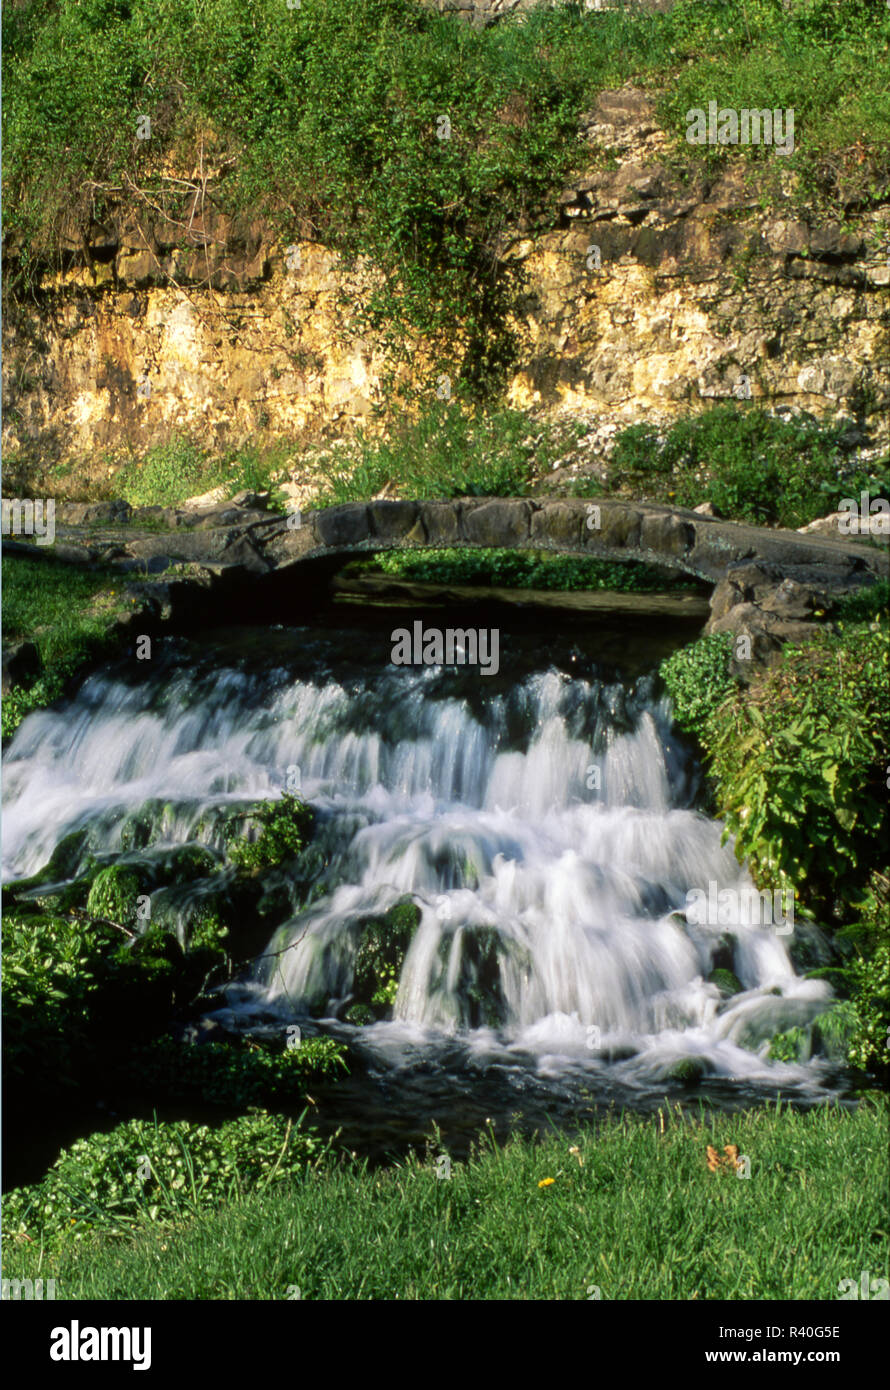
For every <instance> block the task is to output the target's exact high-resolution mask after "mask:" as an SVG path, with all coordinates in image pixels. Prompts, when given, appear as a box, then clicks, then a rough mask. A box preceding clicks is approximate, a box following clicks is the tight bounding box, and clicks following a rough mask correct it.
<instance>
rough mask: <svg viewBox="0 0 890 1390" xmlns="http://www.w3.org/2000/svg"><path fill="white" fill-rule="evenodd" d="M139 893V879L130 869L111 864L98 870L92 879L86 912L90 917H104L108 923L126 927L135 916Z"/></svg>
mask: <svg viewBox="0 0 890 1390" xmlns="http://www.w3.org/2000/svg"><path fill="white" fill-rule="evenodd" d="M140 892H141V888H140V885H139V879H138V878H137V877H136V874H135V873H134V872H133V871H132V869H128V868H126V867H124V866H123V865H120V864H112V865H111V866H110V867H109V868H107V869H100V870H99V872H98V873H97V874H96V877H95V878H94V879H93V882H92V886H91V888H90V891H89V895H88V897H87V912H89V914H90V915H91V916H92V917H104V918H105V919H106V920H107V921H109V922H119V923H121V924H122V925H126V924H128V923H129V922H130V920H131V918H133V917H134V915H135V912H136V899H137V898H138V897H139V894H140Z"/></svg>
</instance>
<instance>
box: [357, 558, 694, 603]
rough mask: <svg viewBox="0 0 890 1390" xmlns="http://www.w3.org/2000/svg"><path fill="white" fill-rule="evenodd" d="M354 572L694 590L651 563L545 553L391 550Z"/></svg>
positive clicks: (524, 585)
mask: <svg viewBox="0 0 890 1390" xmlns="http://www.w3.org/2000/svg"><path fill="white" fill-rule="evenodd" d="M350 569H352V570H354V571H355V572H357V573H363V572H367V571H374V570H377V571H383V573H384V574H392V575H396V576H398V577H399V578H400V579H413V580H417V581H420V582H425V583H431V584H483V585H486V586H495V587H500V588H510V589H558V590H597V589H609V590H619V591H624V590H626V591H629V592H633V593H657V592H661V591H664V590H665V589H696V588H698V584H697V583H696V581H695V580H693V579H688V578H686V577H685V576H682V575H676V576H675V575H671V577H670V578H667V577H666V576H665V575H664V574H663V573H662V572H661V571H659V570H656V569H653V568H652V566H650V565H645V564H642V563H637V562H635V561H632V560H629V561H624V562H621V563H617V564H613V563H611V562H610V561H608V560H597V559H593V558H591V559H585V558H584V557H580V558H576V557H574V556H569V555H553V554H550V553H549V552H548V551H543V550H542V551H527V550H526V551H517V550H486V549H481V550H469V551H468V550H454V549H445V550H425V551H423V552H422V553H421V554H416V553H413V552H411V551H390V552H388V553H387V554H382V555H376V556H375V557H374V559H373V560H359V561H354V562H353V564H352V566H350Z"/></svg>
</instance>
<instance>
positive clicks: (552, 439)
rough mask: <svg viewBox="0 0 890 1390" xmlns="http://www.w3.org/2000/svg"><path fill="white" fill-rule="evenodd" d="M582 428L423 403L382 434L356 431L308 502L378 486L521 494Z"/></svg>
mask: <svg viewBox="0 0 890 1390" xmlns="http://www.w3.org/2000/svg"><path fill="white" fill-rule="evenodd" d="M582 433H583V426H582V425H581V424H580V423H578V422H571V423H565V422H563V423H553V424H545V423H543V422H541V421H538V420H535V419H533V418H532V417H530V416H529V415H527V414H526V413H525V412H524V411H521V410H509V409H500V410H492V411H488V412H481V411H480V412H475V411H470V410H467V409H466V408H464V407H463V406H461V405H460V404H459V403H458V402H455V401H452V402H449V403H447V404H446V403H437V404H435V405H431V406H426V407H425V408H424V409H423V410H422V411H421V412H420V413H419V414H418V415H417V416H416V417H415V418H413V419H406V420H403V421H400V422H398V423H396V424H395V426H394V427H393V428H392V429H391V431H390V433H389V436H388V437H387V438H386V439H381V438H379V437H373V436H369V435H367V434H365V433H364V432H362V431H358V432H357V433H356V436H355V438H354V439H352V440H350V441H349V442H348V443H347V445H346V447H345V448H343V449H340V450H338V451H337V452H336V454H335V455H334V456H333V457H332V458H331V460H330V462H329V463H328V465H327V468H326V474H325V482H324V484H323V485H322V487H321V489H320V491H319V494H318V496H317V497H316V498H315V503H314V505H316V506H319V507H329V506H333V505H336V504H337V503H338V502H359V501H361V502H364V501H367V500H368V499H369V498H372V497H376V496H377V495H378V494H379V493H381V492H383V491H384V489H386V490H388V491H389V492H390V493H392V491H397V492H398V494H399V496H401V497H412V498H417V497H425V498H432V497H522V496H525V494H526V493H528V492H529V491H530V489H531V486H532V481H533V477H534V474H535V472H536V471H538V472H540V471H542V470H546V469H547V468H548V467H550V466H552V464H553V463H555V462H556V460H557V459H559V458H560V457H561V455H562V454H563V453H564V452H565V451H566V450H567V449H568V448H570V447H571V445H572V443H573V442H574V441H575V440H577V439H578V438H579V436H580V435H581V434H582Z"/></svg>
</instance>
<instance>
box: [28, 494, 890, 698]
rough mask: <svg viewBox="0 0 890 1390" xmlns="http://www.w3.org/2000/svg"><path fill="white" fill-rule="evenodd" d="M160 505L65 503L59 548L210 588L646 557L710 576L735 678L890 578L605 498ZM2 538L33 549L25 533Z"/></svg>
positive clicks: (859, 565)
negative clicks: (337, 575) (337, 570)
mask: <svg viewBox="0 0 890 1390" xmlns="http://www.w3.org/2000/svg"><path fill="white" fill-rule="evenodd" d="M244 500H246V501H253V500H254V499H253V498H252V497H251V496H250V495H249V494H247V495H245V499H244ZM109 505H113V504H109ZM159 510H160V509H158V508H141V509H139V510H137V511H134V512H132V514H131V520H130V521H129V523H127V524H125V525H122V526H118V527H117V528H116V529H110V528H109V527H108V525H107V523H106V524H105V525H99V526H98V527H96V528H95V529H91V527H90V525H89V524H88V523H86V522H84V521H82V520H77V521H75V520H74V517H75V513H77V512H78V511H79V509H78V508H73V507H64V508H61V509H60V517H59V520H58V523H57V543H56V546H55V547H54V553H55V554H56V555H57V557H59V558H67V559H71V560H81V561H87V562H90V561H92V562H95V561H99V560H101V561H103V562H105V563H111V564H114V565H117V566H119V567H120V568H121V569H122V570H123V571H124V572H127V573H131V574H134V575H138V574H140V573H163V571H164V570H165V569H167V568H169V567H170V566H171V565H173V564H176V563H190V564H192V565H197V566H199V567H200V571H199V574H198V576H196V582H198V583H200V584H202V585H204V586H207V585H208V584H209V585H210V586H211V587H212V586H213V585H215V584H218V583H220V582H221V581H223V580H224V581H225V583H226V585H227V586H228V591H229V592H231V585H232V583H233V582H234V583H238V582H239V580H240V581H242V582H244V583H254V582H257V581H259V582H260V583H262V581H264V580H265V579H266V578H267V577H269V576H271V575H273V574H275V573H276V572H280V571H283V570H287V569H290V568H292V567H294V566H299V565H300V564H302V563H304V562H305V561H308V560H317V559H322V558H324V557H327V556H348V555H350V554H362V553H369V552H374V551H381V550H390V549H394V548H402V549H422V548H425V547H438V546H455V545H457V546H471V547H476V546H479V547H493V548H501V547H516V548H518V549H530V550H550V551H556V552H560V553H563V554H573V555H587V556H597V557H600V558H602V559H609V560H622V559H623V560H642V561H646V562H648V563H650V564H659V565H662V566H664V567H666V568H668V569H674V570H677V571H678V572H682V573H685V574H691V575H695V576H697V577H698V578H699V579H702V580H705V581H708V582H710V583H711V584H713V585H714V588H713V592H712V596H711V606H710V617H709V620H708V623H707V626H706V631H709V632H731V633H733V634H734V635H735V636H737V637H741V638H746V639H748V641H747V643H742V644H741V646H737V651H736V656H737V668H738V674H739V675H740V676H741V677H742V678H743V679H744V678H745V676H746V674H747V673H748V672H749V671H751V670H753V669H754V668H755V667H756V666H758V665H762V664H767V663H769V662H770V661H771V660H772V659H773V657H774V655H775V654H776V653H777V652H778V651H779V650H780V648H781V647H782V645H783V643H784V642H786V641H789V640H790V641H795V642H797V641H804V640H806V639H807V638H809V637H811V636H813V634H814V633H815V632H817V631H818V630H819V628H820V626H821V623H820V619H822V618H825V617H830V616H831V612H832V609H833V608H834V607H835V605H836V604H837V602H838V600H839V599H841V598H843V597H844V596H845V595H846V594H849V593H851V592H853V591H855V590H856V589H858V588H860V587H862V586H863V585H869V584H872V583H874V582H875V580H876V579H878V578H880V577H882V576H883V577H886V576H887V575H888V574H890V562H888V553H887V547H886V546H884V547H880V548H879V547H878V546H876V545H874V544H873V543H870V542H869V541H868V540H859V539H852V538H850V539H846V538H843V537H840V536H831V537H826V536H820V535H801V534H800V533H799V532H797V531H771V530H766V529H763V528H759V527H755V526H746V525H740V524H739V523H736V522H728V521H719V520H717V519H715V518H713V517H707V516H702V515H700V514H698V513H696V512H693V511H687V510H685V509H682V508H671V507H664V506H655V505H650V504H646V503H638V502H623V501H617V500H614V499H610V498H603V499H600V500H599V501H597V502H592V501H590V502H589V501H585V500H581V499H575V498H571V499H562V498H549V499H547V498H545V499H540V500H538V499H529V498H478V499H455V500H452V501H429V502H410V501H391V502H387V501H374V502H367V503H347V504H345V505H343V506H340V507H331V508H328V509H327V510H326V511H320V512H309V513H306V514H303V515H302V516H289V517H288V516H282V515H280V514H272V513H268V512H266V511H264V510H262V509H259V508H254V509H250V508H248V507H243V506H241V507H239V506H235V505H233V504H232V503H228V504H225V505H223V506H221V507H218V508H215V509H213V510H211V511H210V512H209V513H207V514H206V515H204V517H203V519H201V514H200V513H195V512H189V511H186V510H184V509H179V510H174V509H167V511H168V512H169V516H166V515H165V519H166V520H167V521H168V523H170V529H169V530H166V531H159V530H156V529H155V530H151V531H144V530H140V529H139V527H140V522H141V521H143V520H146V519H151V520H152V521H155V522H156V517H155V513H156V512H157V511H159ZM196 518H197V520H196ZM94 520H101V518H94ZM72 522H74V524H72ZM7 544H8V545H9V548H10V549H11V550H15V551H17V552H21V551H24V550H26V549H29V550H30V547H27V546H26V545H25V543H24V542H13V543H11V544H10V543H7ZM31 553H32V554H33V553H34V552H33V550H31ZM193 582H194V581H193Z"/></svg>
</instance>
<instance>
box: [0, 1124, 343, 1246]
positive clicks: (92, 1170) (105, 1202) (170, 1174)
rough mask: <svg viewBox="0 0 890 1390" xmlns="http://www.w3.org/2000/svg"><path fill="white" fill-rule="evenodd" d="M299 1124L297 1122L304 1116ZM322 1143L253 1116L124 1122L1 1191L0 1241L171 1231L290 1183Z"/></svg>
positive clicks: (315, 1156)
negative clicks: (28, 1181) (149, 1228)
mask: <svg viewBox="0 0 890 1390" xmlns="http://www.w3.org/2000/svg"><path fill="white" fill-rule="evenodd" d="M301 1118H302V1117H301ZM324 1153H325V1146H324V1144H323V1143H322V1141H321V1139H320V1138H319V1137H318V1135H317V1134H315V1133H314V1132H313V1131H311V1130H308V1129H306V1130H303V1129H301V1127H300V1121H298V1122H297V1123H296V1124H294V1122H293V1121H292V1120H288V1119H285V1118H284V1117H283V1116H279V1115H270V1114H267V1113H265V1112H264V1111H258V1112H256V1113H254V1114H251V1115H243V1116H241V1117H240V1118H238V1119H236V1120H228V1121H226V1122H225V1123H223V1124H221V1125H220V1126H219V1127H218V1128H217V1129H210V1128H208V1126H207V1125H194V1124H191V1123H189V1122H188V1121H186V1120H177V1121H174V1122H172V1123H168V1124H164V1123H159V1122H158V1121H157V1120H154V1121H147V1120H129V1121H127V1123H126V1124H122V1125H118V1127H117V1128H116V1129H114V1130H112V1131H111V1132H110V1133H108V1134H91V1135H90V1136H89V1138H86V1139H78V1140H77V1141H76V1142H75V1143H74V1144H72V1145H71V1146H70V1147H69V1148H67V1149H65V1150H63V1152H62V1153H61V1155H60V1156H59V1158H58V1159H57V1161H56V1162H55V1163H54V1164H53V1166H52V1168H51V1169H50V1170H49V1172H48V1173H47V1175H46V1177H45V1178H44V1179H43V1181H42V1182H40V1183H37V1184H35V1185H33V1186H32V1187H25V1188H19V1189H16V1190H14V1191H12V1192H8V1193H7V1194H6V1195H5V1197H4V1200H3V1235H4V1239H8V1238H9V1237H10V1236H12V1235H16V1234H20V1235H21V1234H24V1235H27V1236H28V1237H29V1238H30V1239H32V1240H40V1241H41V1242H43V1243H44V1244H45V1245H53V1244H56V1243H57V1242H58V1241H63V1240H69V1239H79V1238H82V1237H83V1236H84V1235H87V1234H89V1233H92V1232H95V1233H101V1234H105V1235H124V1234H127V1233H128V1232H131V1231H133V1230H134V1229H135V1228H137V1227H139V1226H141V1225H145V1224H147V1223H152V1224H153V1223H160V1224H163V1225H170V1224H172V1223H176V1222H179V1221H181V1220H183V1219H184V1218H187V1217H189V1216H193V1215H195V1214H196V1213H198V1212H200V1211H206V1210H212V1209H214V1208H217V1207H219V1206H220V1205H221V1204H222V1203H225V1202H230V1201H233V1200H235V1199H237V1198H240V1197H243V1196H245V1195H246V1194H247V1193H249V1192H257V1191H263V1190H265V1189H267V1188H269V1187H270V1186H271V1185H272V1184H273V1183H277V1182H281V1181H284V1180H286V1179H293V1178H294V1177H297V1176H298V1175H300V1174H302V1173H303V1172H305V1170H306V1168H307V1167H309V1166H311V1165H315V1164H317V1163H318V1162H319V1161H320V1160H321V1158H322V1156H323V1154H324Z"/></svg>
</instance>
